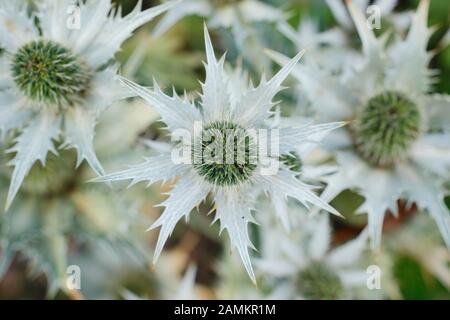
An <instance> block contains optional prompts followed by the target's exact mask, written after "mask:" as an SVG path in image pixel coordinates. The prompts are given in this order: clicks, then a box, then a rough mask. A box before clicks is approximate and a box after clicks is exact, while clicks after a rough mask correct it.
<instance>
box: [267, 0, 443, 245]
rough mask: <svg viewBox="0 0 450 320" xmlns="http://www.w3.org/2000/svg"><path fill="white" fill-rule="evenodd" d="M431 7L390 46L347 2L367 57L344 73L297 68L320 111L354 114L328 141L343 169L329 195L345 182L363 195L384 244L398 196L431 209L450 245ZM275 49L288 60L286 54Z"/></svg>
mask: <svg viewBox="0 0 450 320" xmlns="http://www.w3.org/2000/svg"><path fill="white" fill-rule="evenodd" d="M428 7H429V1H428V0H422V1H421V2H420V5H419V8H418V10H417V12H416V13H415V14H414V16H413V19H412V23H411V27H410V29H409V33H408V35H407V37H406V38H405V39H402V38H398V37H396V38H395V41H393V42H392V43H390V45H386V39H387V38H386V37H385V36H382V37H381V38H377V37H376V36H375V35H374V31H373V30H371V29H370V28H369V27H368V25H367V24H366V18H365V16H364V14H363V13H362V12H361V10H360V9H358V7H357V6H356V5H354V4H353V3H351V2H348V9H349V11H350V13H351V16H352V17H353V20H354V22H355V25H356V28H357V30H358V33H359V36H360V38H361V41H362V45H363V53H364V59H363V61H362V64H358V65H356V66H355V67H354V68H352V70H350V72H345V73H343V74H342V76H336V75H330V74H328V73H327V72H326V70H322V72H321V70H319V69H315V70H316V72H314V73H312V72H308V71H309V69H308V66H300V67H298V69H297V70H295V71H294V72H293V75H294V76H296V78H297V79H298V80H299V81H300V82H301V84H302V85H303V87H304V89H306V90H305V91H304V92H305V95H306V96H307V97H308V100H309V101H310V103H311V105H312V109H313V111H314V114H315V117H317V118H318V119H320V120H322V121H324V120H326V121H337V120H340V121H342V120H347V121H351V124H350V125H349V126H347V127H346V128H345V129H342V130H337V131H335V132H334V135H333V136H332V137H331V138H332V139H330V140H328V141H327V142H326V143H325V145H326V146H327V148H328V150H329V151H330V152H331V154H333V155H334V156H335V157H336V160H337V162H338V164H339V166H340V169H339V170H338V172H337V173H336V174H334V175H331V176H329V177H326V178H325V179H324V180H325V181H326V183H327V187H326V189H325V190H324V192H323V194H322V198H323V199H324V200H325V201H330V200H332V199H333V198H335V197H336V196H337V195H339V194H340V193H341V192H342V191H344V190H346V189H353V190H355V191H356V192H357V193H359V194H360V195H362V196H363V197H364V198H365V201H364V203H363V205H362V206H361V207H360V208H359V209H358V211H359V212H361V213H367V214H368V225H369V234H370V237H371V240H372V241H371V243H372V246H373V248H378V247H379V245H380V239H381V233H382V226H383V220H384V216H385V212H386V211H387V210H390V211H391V212H392V213H394V214H396V212H397V200H399V199H406V200H407V202H408V203H409V204H410V205H411V204H413V203H415V204H417V205H418V207H419V208H420V209H423V210H425V211H428V212H429V213H430V214H431V216H432V217H433V218H434V220H435V221H436V224H437V226H438V228H439V230H440V231H441V234H442V236H443V238H444V240H445V242H446V243H447V245H448V246H450V214H449V210H448V208H447V207H446V205H445V203H444V196H445V193H446V190H445V187H444V181H445V179H446V178H448V176H449V167H450V135H449V134H450V131H449V124H450V97H449V96H446V95H436V94H430V91H431V84H432V83H433V81H435V80H436V79H435V78H434V77H433V76H434V75H435V72H434V71H433V70H429V69H428V65H429V62H430V58H431V57H432V55H431V54H430V53H429V52H427V44H428V40H429V37H430V35H431V31H430V29H429V28H428V27H427V16H428ZM272 56H273V57H274V58H275V59H276V60H277V61H278V62H280V63H282V64H285V63H287V58H283V57H282V56H281V55H277V54H272ZM305 73H306V74H307V75H308V76H304V74H305Z"/></svg>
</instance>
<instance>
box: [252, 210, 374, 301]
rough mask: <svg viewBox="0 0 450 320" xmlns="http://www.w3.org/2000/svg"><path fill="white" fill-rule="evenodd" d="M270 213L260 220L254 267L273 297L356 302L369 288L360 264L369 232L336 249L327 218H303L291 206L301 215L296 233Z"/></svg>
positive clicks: (303, 216) (297, 216) (266, 213)
mask: <svg viewBox="0 0 450 320" xmlns="http://www.w3.org/2000/svg"><path fill="white" fill-rule="evenodd" d="M268 211H269V210H265V211H264V212H263V215H262V217H261V226H260V228H261V231H262V232H260V243H261V248H260V257H259V258H258V259H257V261H256V263H255V269H256V271H257V273H258V274H259V275H260V276H261V277H262V278H263V279H264V280H265V284H266V287H264V290H267V291H268V292H269V296H268V298H277V299H320V300H322V299H349V298H355V296H354V294H356V289H358V288H363V287H365V285H366V281H367V274H366V270H365V269H363V268H361V266H358V262H359V261H361V258H362V257H363V253H364V251H365V250H366V249H367V243H368V241H367V240H368V234H367V230H363V231H362V232H361V233H360V234H359V235H358V236H357V237H355V238H354V239H352V240H349V241H347V242H345V243H343V244H341V245H338V246H336V247H332V246H331V242H332V232H331V228H330V222H329V218H328V215H321V214H319V215H315V216H307V215H301V214H300V215H299V214H298V213H303V212H302V211H303V210H302V209H301V208H298V207H297V208H296V207H295V206H289V211H291V213H297V214H296V215H294V214H293V215H292V216H295V218H296V219H295V220H294V222H293V224H294V226H295V228H294V230H295V231H293V232H291V233H290V234H287V233H285V232H283V230H282V229H281V228H280V227H279V226H277V224H276V223H274V221H273V219H271V217H270V215H269V213H270V212H268ZM273 284H276V285H275V286H274V285H273Z"/></svg>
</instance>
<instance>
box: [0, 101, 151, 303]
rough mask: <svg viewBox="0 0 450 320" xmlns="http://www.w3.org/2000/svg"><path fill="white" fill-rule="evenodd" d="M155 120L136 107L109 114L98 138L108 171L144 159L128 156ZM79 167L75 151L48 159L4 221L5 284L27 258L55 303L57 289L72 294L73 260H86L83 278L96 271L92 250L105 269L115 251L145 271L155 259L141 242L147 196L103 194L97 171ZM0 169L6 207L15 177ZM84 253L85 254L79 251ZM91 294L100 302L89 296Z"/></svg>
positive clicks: (0, 220)
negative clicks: (69, 282) (94, 173)
mask: <svg viewBox="0 0 450 320" xmlns="http://www.w3.org/2000/svg"><path fill="white" fill-rule="evenodd" d="M156 120H157V117H156V116H155V113H154V112H152V111H151V110H150V109H149V108H147V107H146V106H142V105H140V104H137V103H136V102H135V103H133V104H132V105H130V104H128V103H119V104H116V105H115V106H113V107H112V108H111V109H110V110H109V111H108V112H107V113H105V114H104V115H103V116H102V117H101V121H100V123H99V125H98V127H97V137H96V150H97V153H98V154H99V156H100V157H101V158H104V159H105V161H103V163H104V165H105V167H106V168H108V169H114V168H117V167H118V164H119V163H122V162H123V161H136V160H137V159H140V158H141V157H142V155H143V153H142V151H143V150H142V149H139V148H134V149H133V151H130V149H131V147H132V146H134V145H135V144H136V142H137V141H138V139H139V135H140V134H141V133H142V132H143V131H145V130H146V128H147V127H148V126H150V125H151V124H152V123H153V122H154V121H156ZM112 143H114V148H111V145H112ZM5 161H6V159H4V158H2V157H0V164H2V165H4V164H5ZM75 164H76V153H75V152H74V151H73V150H65V151H63V152H61V155H60V156H56V155H53V154H52V155H49V157H48V159H47V164H46V166H45V167H44V166H42V165H40V164H37V165H35V166H34V167H33V168H32V169H31V171H30V174H29V175H28V176H27V177H26V178H25V180H24V183H23V186H22V188H21V190H20V191H19V192H18V195H17V201H15V202H14V203H13V204H12V205H11V208H10V210H8V212H6V213H4V214H2V215H0V278H3V276H4V275H5V274H6V273H7V271H8V270H9V268H10V266H11V263H12V262H13V260H14V258H15V257H17V256H21V257H22V258H25V259H27V262H28V264H27V265H29V266H30V269H31V273H32V274H34V275H40V274H44V275H45V276H46V280H47V290H48V294H49V296H53V295H54V294H56V293H57V292H58V290H62V291H64V292H66V293H69V294H70V293H71V292H70V290H69V288H68V287H67V286H66V281H67V277H68V273H67V268H68V266H69V265H70V264H72V262H74V261H73V258H74V256H77V257H80V256H82V258H84V259H86V260H87V261H84V262H85V263H83V266H82V267H83V270H84V271H86V272H88V271H87V270H88V269H90V268H93V269H95V268H98V264H97V266H96V263H97V262H98V261H97V260H96V259H93V256H95V255H96V256H99V254H98V252H97V251H95V250H94V251H95V252H93V251H92V250H91V249H87V248H90V247H91V246H93V247H95V248H99V247H101V248H102V250H104V251H105V253H104V256H103V257H104V260H105V261H104V263H106V260H107V257H111V255H112V254H113V253H114V252H115V253H116V254H117V257H116V258H115V259H122V258H123V257H121V254H122V253H123V252H124V251H126V252H127V253H128V254H129V255H132V256H133V261H134V266H137V265H138V263H139V264H140V265H141V268H142V269H144V270H146V267H145V266H146V264H147V263H148V262H149V261H150V260H149V259H148V258H149V256H148V250H147V249H146V248H145V240H146V239H144V238H143V236H142V235H143V234H144V231H145V227H144V226H145V224H147V223H148V220H149V219H147V218H146V216H145V215H143V214H142V211H141V207H142V206H143V205H144V202H143V199H145V198H143V196H142V195H143V194H142V192H139V191H138V190H133V192H130V193H127V194H126V195H123V196H120V197H118V196H117V195H115V194H114V193H112V192H111V190H109V188H108V187H106V186H105V187H104V188H103V187H100V188H99V186H93V185H90V184H87V183H85V181H86V180H88V179H89V178H91V177H92V173H91V171H90V170H89V168H88V166H86V165H82V166H81V167H79V168H75ZM1 168H2V169H1V170H0V200H1V201H3V200H4V197H6V195H7V190H8V177H9V175H10V172H9V171H10V170H8V169H7V168H6V166H3V167H1ZM146 196H147V198H148V192H146ZM143 228H144V229H143ZM100 244H101V245H100ZM81 246H84V247H85V249H84V250H81V252H79V251H78V249H79V248H80V247H81ZM70 247H72V250H69V248H70ZM74 248H77V249H75V250H74ZM106 251H107V252H106ZM119 256H120V257H121V258H119ZM80 259H81V258H80ZM111 259H112V260H114V259H113V258H111ZM89 262H90V264H89ZM75 263H76V264H77V263H78V262H77V261H75ZM128 266H130V265H128ZM110 267H111V269H113V267H112V265H111V266H110ZM124 268H125V264H122V269H124ZM102 270H103V271H102V272H103V273H105V272H106V270H105V269H102ZM108 270H110V269H108ZM128 270H129V269H128ZM83 275H84V272H83ZM82 280H83V284H82V290H81V292H82V293H85V291H84V289H86V290H90V288H91V287H96V286H89V285H85V283H84V279H82ZM98 286H101V285H100V284H98V285H97V287H98ZM86 295H87V296H88V297H93V296H92V295H94V297H95V294H94V293H93V292H90V291H89V292H86Z"/></svg>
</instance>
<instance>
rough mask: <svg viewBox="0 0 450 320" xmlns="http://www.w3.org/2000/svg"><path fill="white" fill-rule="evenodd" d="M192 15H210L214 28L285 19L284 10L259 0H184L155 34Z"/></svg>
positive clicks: (209, 23)
mask: <svg viewBox="0 0 450 320" xmlns="http://www.w3.org/2000/svg"><path fill="white" fill-rule="evenodd" d="M190 15H198V16H202V17H208V18H209V21H208V25H209V26H211V27H213V28H218V27H223V28H230V27H233V25H235V24H236V23H237V22H238V21H239V24H241V23H243V22H246V23H251V22H259V21H268V22H276V21H281V20H282V19H283V12H282V11H280V10H278V9H277V8H275V7H272V6H270V5H268V4H266V3H263V2H262V1H259V0H184V1H183V2H181V3H180V4H179V5H177V6H176V7H173V8H172V9H171V10H169V11H168V12H167V14H166V15H165V16H164V17H163V18H162V19H161V21H160V22H159V23H158V25H157V26H156V27H155V29H154V35H155V36H159V35H161V34H163V33H164V32H166V31H167V30H169V29H170V28H171V27H172V26H173V25H175V24H176V23H177V22H178V21H179V20H181V19H182V18H184V17H185V16H190Z"/></svg>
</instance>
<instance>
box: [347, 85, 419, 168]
mask: <svg viewBox="0 0 450 320" xmlns="http://www.w3.org/2000/svg"><path fill="white" fill-rule="evenodd" d="M420 129H421V116H420V111H419V108H418V107H417V105H416V104H415V103H414V102H412V101H411V100H409V99H408V98H407V97H405V96H404V95H403V94H401V93H398V92H393V91H387V92H385V93H382V94H380V95H377V96H375V97H373V98H372V99H370V100H369V102H368V103H367V105H366V106H365V108H364V109H363V110H362V112H361V113H360V114H359V116H358V118H357V119H356V121H355V126H354V137H355V144H356V147H357V149H358V151H359V153H360V154H361V156H362V157H363V158H364V159H365V160H367V161H368V162H369V163H370V164H371V165H374V166H378V167H385V166H389V165H392V164H393V163H395V161H396V160H398V159H402V158H404V157H405V156H407V154H408V151H409V149H410V147H411V145H412V144H413V143H414V141H415V140H416V139H417V137H418V136H419V134H420Z"/></svg>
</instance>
